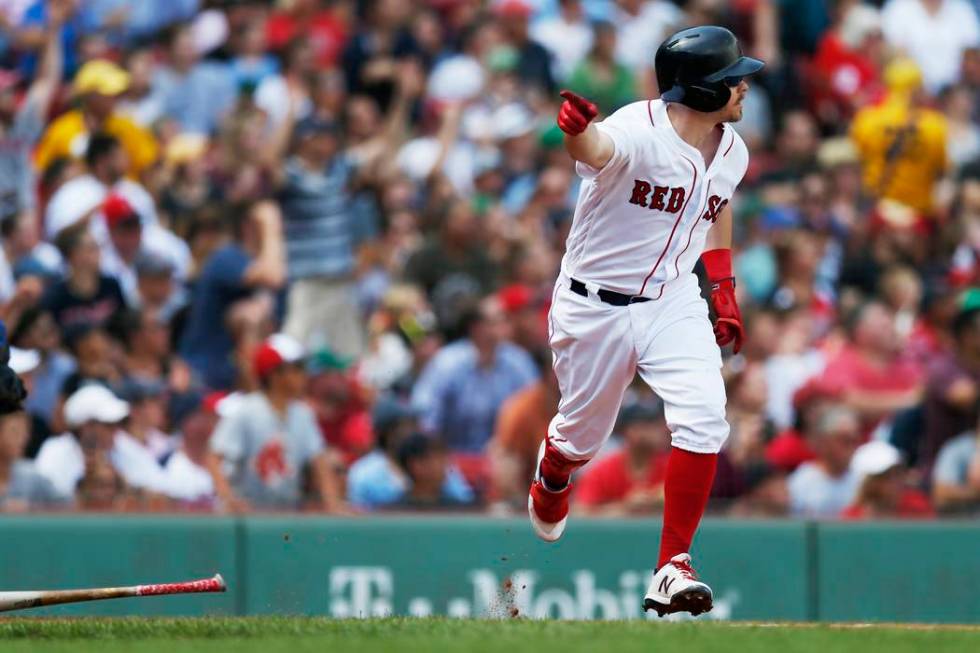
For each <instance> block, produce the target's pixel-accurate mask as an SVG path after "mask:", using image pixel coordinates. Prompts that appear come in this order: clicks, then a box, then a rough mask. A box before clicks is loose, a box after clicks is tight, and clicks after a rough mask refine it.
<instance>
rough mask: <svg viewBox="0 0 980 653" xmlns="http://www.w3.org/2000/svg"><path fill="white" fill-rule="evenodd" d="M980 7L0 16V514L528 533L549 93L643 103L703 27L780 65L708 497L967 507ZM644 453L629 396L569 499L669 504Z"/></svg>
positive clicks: (637, 6) (743, 232) (652, 435)
mask: <svg viewBox="0 0 980 653" xmlns="http://www.w3.org/2000/svg"><path fill="white" fill-rule="evenodd" d="M978 5H980V3H978V2H971V0H884V1H881V2H860V1H858V0H728V1H724V0H677V1H676V2H674V1H671V0H414V1H412V2H407V1H405V0H277V1H265V2H261V1H257V0H5V1H3V2H0V238H2V248H0V319H3V321H4V322H5V323H6V327H7V331H8V334H9V342H10V345H11V361H10V363H11V366H12V367H13V368H14V369H15V371H16V372H18V374H20V375H21V376H22V378H23V379H24V381H25V384H26V385H27V387H28V389H29V391H30V396H29V398H28V400H27V409H26V411H25V412H23V413H16V414H13V415H9V416H5V417H2V418H0V510H3V511H7V512H20V511H41V510H56V511H57V510H102V511H105V510H120V511H154V510H159V511H168V510H196V511H232V512H246V511H274V510H311V511H323V512H329V513H337V514H351V513H366V512H372V513H378V512H382V511H408V510H472V511H484V512H488V513H493V514H511V513H513V514H520V513H521V512H522V511H523V510H524V508H523V506H525V505H526V496H527V489H528V484H529V479H530V477H531V473H532V470H533V465H534V459H535V454H536V452H537V449H538V446H539V443H540V442H541V440H542V438H543V436H544V434H545V433H546V430H547V425H548V423H549V421H550V419H551V417H552V415H553V414H554V411H555V409H556V406H557V401H558V394H559V391H558V387H557V382H556V380H555V378H554V375H553V373H552V371H551V358H550V352H549V349H548V326H547V324H548V322H547V314H548V309H549V303H550V298H551V295H552V288H553V283H554V279H555V277H556V276H557V271H558V265H559V262H560V259H561V255H562V252H563V249H564V238H565V235H566V233H567V231H568V228H569V224H570V221H571V219H572V210H573V208H574V203H575V199H576V197H577V192H578V184H579V179H578V177H577V176H576V175H575V173H574V168H573V166H572V161H571V159H570V158H569V157H568V156H567V154H566V153H565V151H564V149H563V143H562V135H561V132H560V131H559V130H558V129H557V127H556V126H555V121H554V116H555V113H556V110H557V108H558V104H559V98H558V95H557V92H558V90H559V89H561V88H570V89H572V90H574V91H576V92H578V93H581V94H583V95H585V96H586V97H588V98H590V99H592V100H593V101H595V102H596V103H597V104H598V106H599V107H600V109H601V110H602V112H603V114H604V115H609V114H610V113H612V112H614V111H615V110H616V109H618V108H619V107H622V106H623V105H625V104H628V103H630V102H633V101H636V100H640V99H647V98H653V97H656V96H657V93H658V91H657V88H656V83H655V78H654V76H653V74H652V63H653V56H654V52H655V51H656V48H657V47H658V45H659V44H660V42H661V41H662V40H663V38H664V37H665V36H667V35H669V34H670V33H671V32H673V31H675V30H676V29H679V28H682V27H684V26H689V25H693V24H703V23H716V24H722V25H725V26H728V27H730V28H731V29H733V30H734V31H735V32H736V33H737V34H738V35H739V37H740V39H741V41H742V43H743V44H744V47H745V49H746V51H747V54H751V55H753V56H756V57H759V58H761V59H764V60H765V61H766V62H767V67H766V69H765V71H764V72H763V74H761V75H760V76H758V77H757V78H753V80H752V82H753V85H752V88H751V90H750V93H749V96H748V97H747V99H746V102H745V104H746V110H745V118H744V119H743V121H742V122H740V123H739V124H738V125H737V129H738V131H739V133H740V134H741V135H742V137H743V138H744V139H745V141H746V143H747V144H748V146H749V148H750V151H751V155H752V159H751V163H750V167H749V170H748V173H747V177H746V179H745V181H744V182H743V184H742V186H741V188H740V190H739V193H738V194H737V196H736V198H735V200H734V201H733V207H734V210H735V216H736V227H735V241H736V244H735V253H736V257H735V261H736V271H737V277H738V281H739V286H738V293H739V298H740V303H741V306H742V311H743V314H744V316H745V319H746V325H747V334H748V338H747V344H746V346H745V347H744V349H743V351H742V352H741V353H740V354H739V355H734V356H733V355H730V352H726V356H725V367H724V375H725V379H726V384H727V391H728V401H729V404H728V415H729V421H730V422H731V424H732V433H731V437H730V439H729V442H728V444H727V445H726V448H725V450H724V451H723V455H722V460H721V462H720V463H719V473H718V477H717V480H716V483H715V488H714V492H713V494H714V497H713V501H712V504H711V509H712V510H713V511H715V512H716V513H719V514H731V515H737V516H782V515H791V516H800V517H811V518H846V519H867V518H875V517H902V518H906V517H907V518H921V517H933V516H936V515H947V514H971V513H976V512H978V511H980V449H978V447H977V437H978V436H977V433H978V429H977V423H978V415H980V412H978V407H980V290H978V289H977V287H978V286H980V127H978V122H977V119H978V118H980V19H978V16H980V14H978ZM594 364H595V365H602V364H603V362H602V361H601V360H597V361H594ZM669 442H670V439H669V432H668V430H667V426H666V424H665V422H664V418H663V411H662V406H661V405H660V403H659V401H658V400H657V398H656V397H654V396H652V394H650V391H649V390H648V389H647V388H646V387H645V386H644V385H643V384H642V383H640V384H637V385H635V386H634V387H633V388H632V389H631V391H630V392H629V393H628V396H627V401H626V403H625V404H624V406H623V409H622V412H621V415H620V418H619V420H618V423H617V426H616V431H615V435H614V437H613V438H612V439H611V440H610V443H609V445H608V446H607V447H606V449H604V450H603V452H601V454H600V456H599V457H598V458H597V459H596V460H595V461H593V462H592V463H591V464H589V465H588V466H586V467H585V468H584V469H583V470H582V471H581V472H580V473H579V474H578V476H577V478H576V481H575V482H576V484H577V485H578V488H577V490H576V494H575V497H576V501H577V505H576V508H575V509H576V510H578V511H579V512H582V513H588V514H597V515H620V516H625V515H643V514H655V513H656V512H657V511H658V510H659V509H660V507H661V505H662V501H663V479H664V473H665V462H666V455H667V451H668V448H669Z"/></svg>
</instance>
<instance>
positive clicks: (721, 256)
mask: <svg viewBox="0 0 980 653" xmlns="http://www.w3.org/2000/svg"><path fill="white" fill-rule="evenodd" d="M701 262H702V263H704V270H705V272H707V273H708V278H709V279H711V280H712V281H720V280H721V279H730V278H732V277H734V276H735V275H734V273H733V272H732V250H730V249H709V250H708V251H707V252H705V253H703V254H702V255H701Z"/></svg>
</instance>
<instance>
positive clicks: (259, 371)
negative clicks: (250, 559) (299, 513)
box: [208, 334, 341, 512]
mask: <svg viewBox="0 0 980 653" xmlns="http://www.w3.org/2000/svg"><path fill="white" fill-rule="evenodd" d="M304 358H305V352H304V351H303V347H302V346H301V345H300V344H299V343H298V342H296V341H295V340H293V339H292V338H290V337H289V336H286V335H284V334H275V335H273V336H270V337H269V338H267V339H266V340H265V341H264V342H263V343H262V344H261V345H259V347H258V348H257V349H256V350H255V353H254V354H253V357H252V366H253V369H254V371H255V376H256V377H257V378H258V379H259V383H260V385H261V388H260V389H259V390H257V391H255V392H252V393H250V394H248V395H246V396H245V397H243V398H241V400H240V401H238V402H237V405H236V406H235V407H234V410H233V412H231V414H229V415H226V416H223V417H222V418H221V420H220V421H219V422H218V425H217V427H216V428H215V431H214V435H213V436H212V437H211V442H210V449H211V453H210V455H209V456H208V469H209V470H210V472H211V476H212V477H213V479H214V487H215V491H216V493H217V496H218V499H219V501H220V502H221V503H222V504H223V505H224V507H225V509H226V510H232V511H235V512H240V511H247V510H249V509H250V508H252V507H254V508H258V509H287V510H299V509H301V508H304V507H306V506H308V505H310V506H315V507H316V508H317V509H319V510H324V511H328V512H332V511H336V510H338V509H340V508H341V503H340V501H341V500H340V496H341V495H340V485H339V483H338V480H337V478H336V477H335V475H334V471H333V469H332V467H331V464H330V462H329V459H328V456H327V450H326V448H325V446H324V440H323V434H322V433H321V432H320V428H319V427H318V426H317V423H316V417H315V416H314V414H313V411H312V409H310V407H309V406H308V405H307V404H306V403H305V402H304V401H303V400H302V397H303V396H304V394H305V392H306V383H307V375H306V370H305V368H304V366H303V365H304ZM305 478H309V481H310V483H309V486H310V488H311V490H312V496H305V493H304V485H305V483H304V479H305Z"/></svg>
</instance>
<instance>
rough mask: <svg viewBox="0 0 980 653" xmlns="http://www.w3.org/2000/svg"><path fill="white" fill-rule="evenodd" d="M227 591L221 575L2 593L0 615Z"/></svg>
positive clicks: (0, 593)
mask: <svg viewBox="0 0 980 653" xmlns="http://www.w3.org/2000/svg"><path fill="white" fill-rule="evenodd" d="M225 589H227V586H226V585H225V579H224V578H222V577H221V574H215V575H214V577H213V578H202V579H201V580H192V581H188V582H186V583H163V584H159V585H133V586H131V587H99V588H93V589H81V590H39V591H33V592H0V612H9V611H10V610H23V609H25V608H40V607H43V606H46V605H59V604H61V603H80V602H82V601H102V600H104V599H119V598H124V597H128V596H163V595H166V594H199V593H202V592H224V591H225Z"/></svg>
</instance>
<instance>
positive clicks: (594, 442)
mask: <svg viewBox="0 0 980 653" xmlns="http://www.w3.org/2000/svg"><path fill="white" fill-rule="evenodd" d="M549 328H550V329H549V333H550V342H551V349H552V352H553V354H554V369H555V374H556V375H557V377H558V385H559V388H560V390H561V401H560V402H559V404H558V414H557V415H555V417H554V419H552V420H551V425H550V426H549V429H548V436H549V438H550V439H551V443H552V445H553V446H554V447H555V448H557V449H558V451H559V452H560V453H561V454H562V455H564V456H565V457H566V458H567V459H569V460H575V461H578V460H589V459H591V458H592V457H593V456H595V454H596V453H597V452H598V451H599V449H600V448H601V447H602V445H603V444H604V443H605V441H606V439H607V438H608V437H609V435H610V433H612V430H613V427H614V426H615V424H616V418H617V416H618V414H619V409H620V406H621V404H622V402H623V394H624V393H625V391H626V388H627V387H628V386H629V384H630V382H632V380H633V377H634V375H635V374H636V373H637V372H639V374H640V377H641V378H642V379H643V380H644V381H645V382H646V384H647V385H649V386H650V388H651V389H652V390H653V391H654V392H655V393H656V394H657V395H658V396H659V397H660V398H661V399H662V400H663V402H664V415H665V417H666V420H667V427H668V428H669V429H670V432H671V443H672V445H673V446H675V447H677V448H679V449H684V450H686V451H692V452H694V453H717V452H718V451H719V450H720V449H721V447H722V445H723V444H724V443H725V440H726V439H727V438H728V422H727V421H726V420H725V385H724V382H723V381H722V378H721V352H720V351H719V349H718V345H717V344H716V343H715V337H714V332H713V331H712V326H711V321H710V319H709V317H708V306H707V304H706V302H705V301H704V299H702V297H701V295H700V289H699V286H698V280H697V277H696V276H695V275H694V274H693V273H691V274H687V275H683V276H681V277H679V278H678V279H676V280H674V281H671V282H668V283H667V285H666V287H665V288H664V289H663V293H662V294H660V298H659V299H657V300H651V301H648V302H642V303H634V304H629V305H628V306H613V305H611V304H606V303H604V302H602V301H601V300H600V299H599V298H598V297H597V296H596V295H595V294H594V292H592V291H591V290H590V292H589V294H588V297H583V296H582V295H579V294H577V293H575V292H573V291H572V290H571V289H570V288H569V279H568V277H567V276H565V275H564V274H563V275H561V276H560V277H559V279H558V282H557V284H556V287H555V293H554V299H553V302H552V306H551V313H550V315H549Z"/></svg>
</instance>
